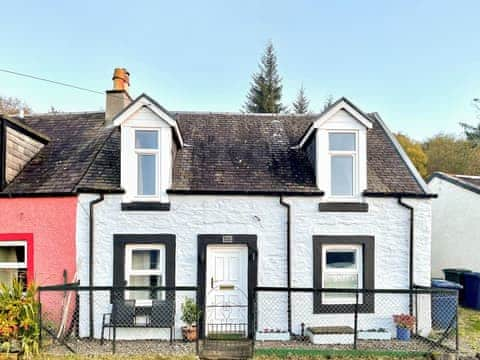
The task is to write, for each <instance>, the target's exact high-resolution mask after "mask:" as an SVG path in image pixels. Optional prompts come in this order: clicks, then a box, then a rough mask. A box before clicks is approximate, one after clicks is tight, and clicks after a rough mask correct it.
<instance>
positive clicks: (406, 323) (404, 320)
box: [393, 314, 415, 341]
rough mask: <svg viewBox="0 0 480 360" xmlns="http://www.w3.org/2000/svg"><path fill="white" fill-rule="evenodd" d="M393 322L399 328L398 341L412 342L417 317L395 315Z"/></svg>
mask: <svg viewBox="0 0 480 360" xmlns="http://www.w3.org/2000/svg"><path fill="white" fill-rule="evenodd" d="M393 321H394V323H395V325H396V326H397V339H398V340H403V341H408V340H410V336H411V332H412V330H413V327H414V326H415V316H413V315H408V314H400V315H393Z"/></svg>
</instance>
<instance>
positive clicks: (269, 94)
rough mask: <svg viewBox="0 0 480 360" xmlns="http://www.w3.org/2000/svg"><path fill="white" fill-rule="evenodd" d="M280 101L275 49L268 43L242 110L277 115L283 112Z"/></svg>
mask: <svg viewBox="0 0 480 360" xmlns="http://www.w3.org/2000/svg"><path fill="white" fill-rule="evenodd" d="M281 100H282V79H281V77H280V76H279V75H278V69H277V55H276V53H275V49H274V47H273V44H272V43H271V42H269V43H268V44H267V47H266V48H265V53H264V54H263V57H262V60H261V62H260V64H259V70H258V72H257V73H255V74H253V76H252V82H251V84H250V90H249V92H248V94H247V101H246V102H245V105H244V110H245V111H246V112H252V113H279V112H282V111H284V110H285V107H284V106H283V105H282V102H281Z"/></svg>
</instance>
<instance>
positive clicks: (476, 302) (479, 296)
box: [463, 272, 480, 310]
mask: <svg viewBox="0 0 480 360" xmlns="http://www.w3.org/2000/svg"><path fill="white" fill-rule="evenodd" d="M463 277H464V280H465V295H464V300H463V305H465V306H466V307H469V308H472V309H477V310H480V273H478V272H470V273H465V274H463Z"/></svg>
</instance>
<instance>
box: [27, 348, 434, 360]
mask: <svg viewBox="0 0 480 360" xmlns="http://www.w3.org/2000/svg"><path fill="white" fill-rule="evenodd" d="M270 352H271V351H269V350H268V349H265V350H260V351H257V355H256V356H255V359H258V360H273V359H288V360H307V359H325V360H326V359H330V360H335V359H338V360H341V359H343V360H347V359H364V360H369V359H372V360H373V359H376V360H394V359H425V358H426V356H425V354H421V353H412V352H406V351H405V352H399V351H398V352H393V351H356V352H355V351H350V350H343V351H341V350H339V351H329V350H325V351H323V350H320V351H319V350H315V351H312V350H304V351H295V354H292V351H289V350H283V351H282V350H275V354H274V355H273V354H271V353H270ZM60 359H67V360H115V359H119V360H123V359H132V360H167V359H171V360H194V359H195V357H194V356H160V355H151V356H146V355H138V356H132V355H90V356H89V355H65V356H60V355H57V356H54V355H39V356H37V357H35V360H60Z"/></svg>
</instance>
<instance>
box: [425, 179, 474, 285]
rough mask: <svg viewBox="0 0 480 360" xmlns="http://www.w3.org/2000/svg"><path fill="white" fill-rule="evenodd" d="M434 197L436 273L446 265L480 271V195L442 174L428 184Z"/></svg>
mask: <svg viewBox="0 0 480 360" xmlns="http://www.w3.org/2000/svg"><path fill="white" fill-rule="evenodd" d="M428 186H429V188H430V190H431V191H432V192H433V193H435V194H438V198H436V199H433V200H432V215H433V216H432V275H433V276H434V277H442V278H443V272H442V269H446V268H467V269H470V270H473V271H480V261H478V253H479V251H480V195H479V194H476V193H474V192H473V191H470V190H467V189H464V188H462V187H460V186H457V185H454V184H452V183H450V182H448V181H445V180H443V179H440V178H437V177H435V178H433V179H432V180H431V181H430V182H429V184H428Z"/></svg>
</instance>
